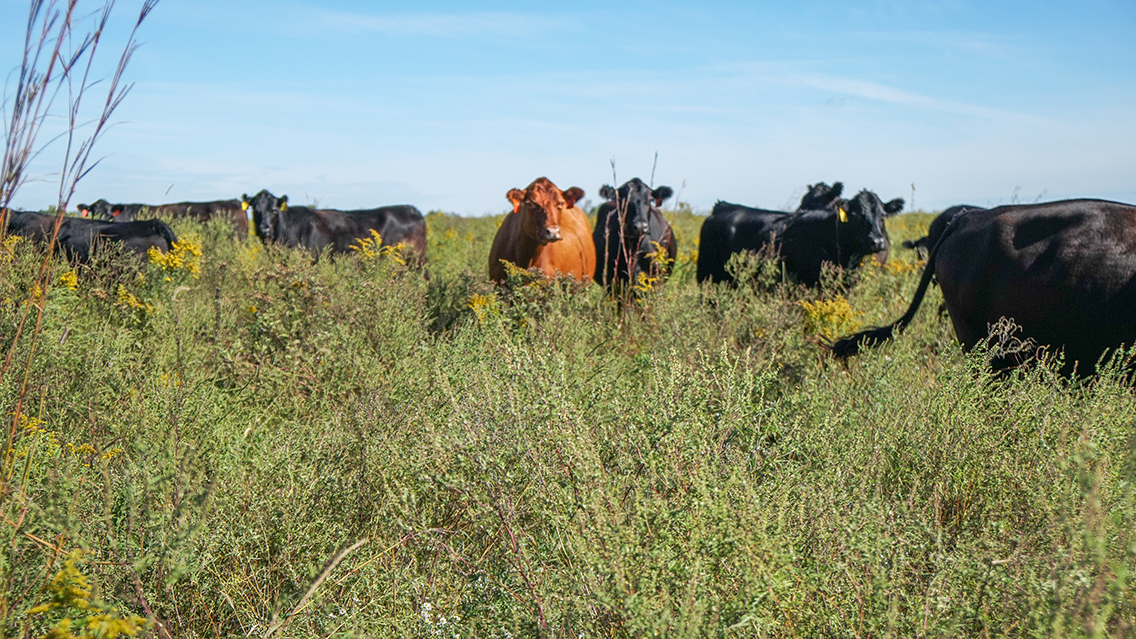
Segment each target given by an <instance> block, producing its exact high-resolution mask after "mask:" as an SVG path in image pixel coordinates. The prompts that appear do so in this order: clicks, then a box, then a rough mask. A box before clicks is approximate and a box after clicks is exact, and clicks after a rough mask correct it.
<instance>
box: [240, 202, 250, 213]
mask: <svg viewBox="0 0 1136 639" xmlns="http://www.w3.org/2000/svg"><path fill="white" fill-rule="evenodd" d="M241 210H242V211H247V210H249V203H248V201H247V200H246V201H244V202H241Z"/></svg>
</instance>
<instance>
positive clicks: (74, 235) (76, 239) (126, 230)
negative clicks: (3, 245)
mask: <svg viewBox="0 0 1136 639" xmlns="http://www.w3.org/2000/svg"><path fill="white" fill-rule="evenodd" d="M57 219H58V218H57V217H56V216H54V215H43V214H40V213H29V212H24V211H8V214H7V220H6V225H7V231H8V233H11V234H14V235H19V236H22V237H26V238H28V239H29V240H33V241H36V242H40V243H45V244H46V243H47V242H49V241H50V240H51V236H52V234H53V233H54V232H55V223H56V220H57ZM100 242H117V243H119V244H122V245H123V247H124V248H126V249H127V250H129V251H133V252H135V253H139V254H145V253H146V252H147V251H148V250H150V249H151V248H157V249H158V250H160V251H162V252H163V253H165V252H166V251H168V250H170V247H172V246H173V244H174V243H175V242H177V236H176V235H174V232H173V231H171V230H170V227H169V226H167V225H166V223H165V222H162V221H161V220H138V221H134V222H122V223H118V222H106V221H102V220H85V219H82V218H77V217H64V218H63V220H62V221H61V222H60V226H59V235H58V236H56V246H58V247H59V248H60V249H62V251H63V252H64V253H65V254H66V255H67V256H68V257H69V258H70V259H72V260H75V261H76V262H80V263H84V264H85V263H87V262H89V261H90V259H91V255H93V254H94V251H95V249H96V248H97V246H98V243H100Z"/></svg>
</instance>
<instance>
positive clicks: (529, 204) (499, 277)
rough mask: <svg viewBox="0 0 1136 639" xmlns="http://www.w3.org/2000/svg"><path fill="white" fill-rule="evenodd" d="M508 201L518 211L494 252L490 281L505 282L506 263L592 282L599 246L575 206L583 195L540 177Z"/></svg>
mask: <svg viewBox="0 0 1136 639" xmlns="http://www.w3.org/2000/svg"><path fill="white" fill-rule="evenodd" d="M507 197H508V198H509V201H510V202H512V203H513V212H512V213H510V214H508V215H506V216H505V221H504V222H502V223H501V228H499V229H497V237H495V238H493V247H492V248H491V249H490V250H489V277H490V279H492V280H493V281H495V282H503V281H505V267H504V265H502V264H501V260H505V261H506V262H511V263H513V264H516V265H517V266H519V267H521V268H525V269H527V268H531V267H534V266H535V267H537V268H539V269H540V270H541V271H543V272H544V274H545V276H546V277H553V276H555V275H556V274H557V273H560V274H563V275H571V276H572V277H574V278H576V279H577V280H580V281H581V282H587V281H589V280H591V278H592V274H593V273H595V270H596V247H595V245H594V244H593V243H592V230H591V228H589V226H588V218H587V217H585V216H584V212H583V211H581V210H580V209H578V208H576V201H577V200H579V199H580V198H582V197H584V191H583V190H582V189H580V188H579V187H575V186H574V187H572V188H570V189H568V190H567V191H561V190H560V189H558V188H556V185H555V184H553V183H552V181H551V180H549V179H548V178H543V177H542V178H537V179H536V180H535V181H534V182H533V183H532V184H530V185H529V186H528V188H527V189H525V190H524V191H522V190H520V189H513V190H511V191H509V193H508V195H507Z"/></svg>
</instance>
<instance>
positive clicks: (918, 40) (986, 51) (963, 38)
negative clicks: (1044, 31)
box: [851, 30, 1027, 58]
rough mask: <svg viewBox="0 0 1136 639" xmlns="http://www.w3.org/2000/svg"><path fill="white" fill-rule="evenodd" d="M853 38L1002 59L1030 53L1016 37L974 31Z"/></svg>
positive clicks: (870, 34)
mask: <svg viewBox="0 0 1136 639" xmlns="http://www.w3.org/2000/svg"><path fill="white" fill-rule="evenodd" d="M851 35H852V36H853V37H864V38H870V39H872V40H875V41H877V42H901V43H904V44H911V45H916V46H918V47H922V48H926V47H934V48H937V49H947V50H956V51H962V52H964V53H970V54H978V55H982V56H986V57H989V56H996V57H1000V58H1014V57H1016V56H1022V55H1025V54H1026V53H1027V50H1026V48H1025V47H1024V46H1023V45H1022V44H1021V43H1020V42H1018V41H1017V39H1016V38H1015V37H1013V36H1009V35H1002V34H993V33H982V32H974V31H929V30H928V31H858V32H855V33H853V34H851Z"/></svg>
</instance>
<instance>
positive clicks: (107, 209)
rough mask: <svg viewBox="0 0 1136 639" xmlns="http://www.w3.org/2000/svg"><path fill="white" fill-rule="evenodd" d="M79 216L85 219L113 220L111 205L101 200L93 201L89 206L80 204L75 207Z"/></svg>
mask: <svg viewBox="0 0 1136 639" xmlns="http://www.w3.org/2000/svg"><path fill="white" fill-rule="evenodd" d="M77 208H78V209H79V215H81V216H82V217H85V218H89V219H94V220H113V219H114V215H113V214H112V213H111V208H112V207H111V204H110V202H107V201H106V200H103V199H98V200H95V201H94V202H91V203H90V204H80V205H78V207H77Z"/></svg>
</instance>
